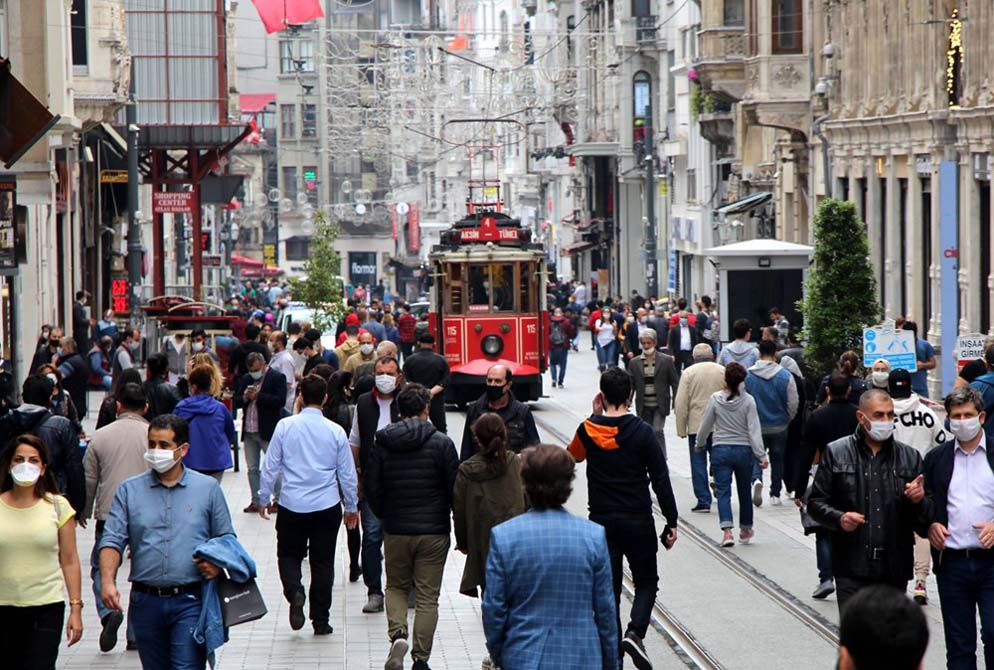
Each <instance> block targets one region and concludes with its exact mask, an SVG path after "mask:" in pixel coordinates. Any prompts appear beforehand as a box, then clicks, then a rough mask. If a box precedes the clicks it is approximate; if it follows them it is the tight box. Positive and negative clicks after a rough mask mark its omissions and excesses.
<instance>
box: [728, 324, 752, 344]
mask: <svg viewBox="0 0 994 670" xmlns="http://www.w3.org/2000/svg"><path fill="white" fill-rule="evenodd" d="M750 330H752V326H750V325H749V319H735V322H734V323H733V324H732V335H734V336H735V339H736V340H741V339H742V338H743V337H745V336H746V335H748V334H749V331H750Z"/></svg>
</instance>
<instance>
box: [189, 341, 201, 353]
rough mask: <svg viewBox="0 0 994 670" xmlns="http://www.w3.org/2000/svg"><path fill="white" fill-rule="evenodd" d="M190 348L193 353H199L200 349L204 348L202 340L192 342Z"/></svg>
mask: <svg viewBox="0 0 994 670" xmlns="http://www.w3.org/2000/svg"><path fill="white" fill-rule="evenodd" d="M190 349H192V350H193V353H195V354H199V353H200V352H201V351H203V350H204V343H203V342H194V343H193V344H191V345H190Z"/></svg>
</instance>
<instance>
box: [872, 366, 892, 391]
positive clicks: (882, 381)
mask: <svg viewBox="0 0 994 670" xmlns="http://www.w3.org/2000/svg"><path fill="white" fill-rule="evenodd" d="M870 377H871V378H872V379H873V385H874V386H876V387H878V388H882V389H885V388H887V382H888V380H889V379H890V373H889V372H884V371H882V370H874V371H873V373H872V374H871V375H870Z"/></svg>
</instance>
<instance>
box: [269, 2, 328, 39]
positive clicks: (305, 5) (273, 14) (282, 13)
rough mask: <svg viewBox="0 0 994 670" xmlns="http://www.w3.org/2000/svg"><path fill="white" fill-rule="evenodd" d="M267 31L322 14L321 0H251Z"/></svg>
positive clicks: (302, 21) (282, 28)
mask: <svg viewBox="0 0 994 670" xmlns="http://www.w3.org/2000/svg"><path fill="white" fill-rule="evenodd" d="M252 4H253V5H255V11H257V12H259V18H260V19H262V25H263V26H265V27H266V32H267V33H278V32H279V31H281V30H286V27H287V26H288V25H294V24H298V23H306V22H308V21H311V20H313V19H320V18H321V17H322V16H324V10H323V9H321V0H252Z"/></svg>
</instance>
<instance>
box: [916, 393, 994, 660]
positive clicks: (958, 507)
mask: <svg viewBox="0 0 994 670" xmlns="http://www.w3.org/2000/svg"><path fill="white" fill-rule="evenodd" d="M945 404H946V415H947V416H948V417H949V429H950V431H951V432H952V433H953V435H954V436H955V438H956V439H955V440H949V441H947V442H946V443H945V444H943V445H941V446H938V447H936V448H935V449H933V450H932V451H930V452H929V454H928V456H926V457H925V495H926V501H925V506H926V508H927V509H928V510H929V516H930V518H931V520H932V523H931V525H930V526H929V531H928V538H929V541H930V542H931V545H932V551H933V558H934V561H933V564H934V566H935V568H934V569H935V576H936V579H937V581H938V583H939V599H940V600H941V602H942V625H943V629H944V631H945V635H946V663H947V667H949V668H951V669H952V670H965V669H967V668H976V667H977V658H976V652H977V619H976V617H977V611H978V609H979V611H980V629H981V631H982V634H983V640H984V659H985V661H986V667H988V668H991V667H994V638H992V636H994V616H992V613H994V609H992V608H994V453H992V452H991V449H990V448H989V447H988V445H987V436H986V435H985V433H984V431H983V429H982V426H983V423H984V419H986V416H985V412H984V397H983V396H982V395H981V394H980V391H978V390H976V389H974V388H971V387H965V388H957V389H953V391H952V392H951V393H950V394H949V395H947V396H946V401H945Z"/></svg>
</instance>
